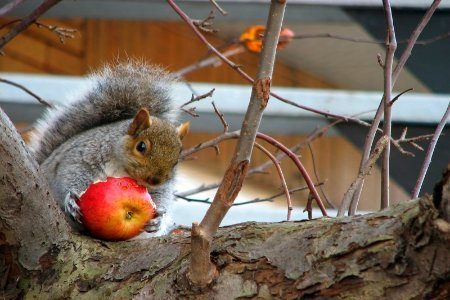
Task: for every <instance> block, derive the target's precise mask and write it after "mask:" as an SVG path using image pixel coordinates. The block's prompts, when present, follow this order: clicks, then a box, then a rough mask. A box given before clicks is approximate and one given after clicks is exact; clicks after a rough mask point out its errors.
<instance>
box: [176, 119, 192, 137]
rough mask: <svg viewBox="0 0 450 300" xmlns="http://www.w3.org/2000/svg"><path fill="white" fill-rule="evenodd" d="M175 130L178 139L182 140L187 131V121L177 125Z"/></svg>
mask: <svg viewBox="0 0 450 300" xmlns="http://www.w3.org/2000/svg"><path fill="white" fill-rule="evenodd" d="M177 131H178V136H179V137H180V140H182V139H183V138H184V136H185V135H186V134H187V133H188V131H189V122H186V123H183V124H181V125H180V126H178V127H177Z"/></svg>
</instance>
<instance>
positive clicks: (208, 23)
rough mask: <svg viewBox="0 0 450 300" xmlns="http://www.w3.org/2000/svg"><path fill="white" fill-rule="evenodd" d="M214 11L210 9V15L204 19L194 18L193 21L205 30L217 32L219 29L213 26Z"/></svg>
mask: <svg viewBox="0 0 450 300" xmlns="http://www.w3.org/2000/svg"><path fill="white" fill-rule="evenodd" d="M214 18H215V15H214V11H210V12H209V14H208V16H207V17H206V18H204V19H203V20H192V23H193V24H194V25H195V26H197V27H198V28H200V29H201V30H202V31H204V32H208V33H216V32H217V29H214V28H212V24H213V23H212V20H214Z"/></svg>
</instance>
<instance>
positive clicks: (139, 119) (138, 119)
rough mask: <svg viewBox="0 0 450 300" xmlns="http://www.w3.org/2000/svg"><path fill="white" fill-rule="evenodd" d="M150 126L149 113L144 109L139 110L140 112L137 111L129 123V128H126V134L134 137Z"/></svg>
mask: <svg viewBox="0 0 450 300" xmlns="http://www.w3.org/2000/svg"><path fill="white" fill-rule="evenodd" d="M150 125H152V119H150V113H149V112H148V110H146V109H145V108H141V110H140V111H138V113H137V114H136V116H135V117H134V120H133V122H131V124H130V126H129V127H128V134H129V135H133V136H135V135H137V134H139V133H140V132H141V131H142V130H145V129H147V128H149V127H150Z"/></svg>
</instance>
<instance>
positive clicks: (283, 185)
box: [255, 142, 292, 221]
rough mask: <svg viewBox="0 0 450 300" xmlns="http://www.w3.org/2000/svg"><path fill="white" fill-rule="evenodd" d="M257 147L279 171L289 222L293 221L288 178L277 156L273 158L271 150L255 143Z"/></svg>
mask: <svg viewBox="0 0 450 300" xmlns="http://www.w3.org/2000/svg"><path fill="white" fill-rule="evenodd" d="M255 146H256V148H258V149H259V150H261V151H262V152H264V154H266V155H267V156H268V157H269V158H270V160H271V161H272V162H273V165H274V166H275V168H276V169H277V172H278V176H280V181H281V186H282V187H283V190H284V193H285V195H286V202H287V209H288V211H287V220H288V221H290V220H291V212H292V201H291V195H290V194H289V188H288V186H287V183H286V178H284V174H283V170H281V166H280V162H279V161H278V160H277V159H276V158H275V156H273V154H272V153H270V151H269V150H267V149H266V148H264V147H263V146H261V145H260V144H258V143H256V142H255Z"/></svg>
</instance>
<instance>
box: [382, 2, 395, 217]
mask: <svg viewBox="0 0 450 300" xmlns="http://www.w3.org/2000/svg"><path fill="white" fill-rule="evenodd" d="M383 7H384V14H385V18H386V27H387V37H386V57H385V63H384V105H383V107H384V123H383V134H384V135H385V136H387V137H388V138H389V139H390V137H391V111H392V107H391V99H392V96H391V95H392V86H393V83H392V65H393V63H394V55H395V50H396V49H397V40H396V38H395V29H394V20H393V18H392V10H391V4H390V3H389V0H383ZM393 101H395V100H393ZM392 103H393V102H392ZM390 156H391V143H390V142H389V143H387V145H386V147H385V148H384V153H383V163H382V165H381V205H380V208H381V209H384V208H386V207H388V206H389V192H390V189H389V183H390V177H389V160H390Z"/></svg>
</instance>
